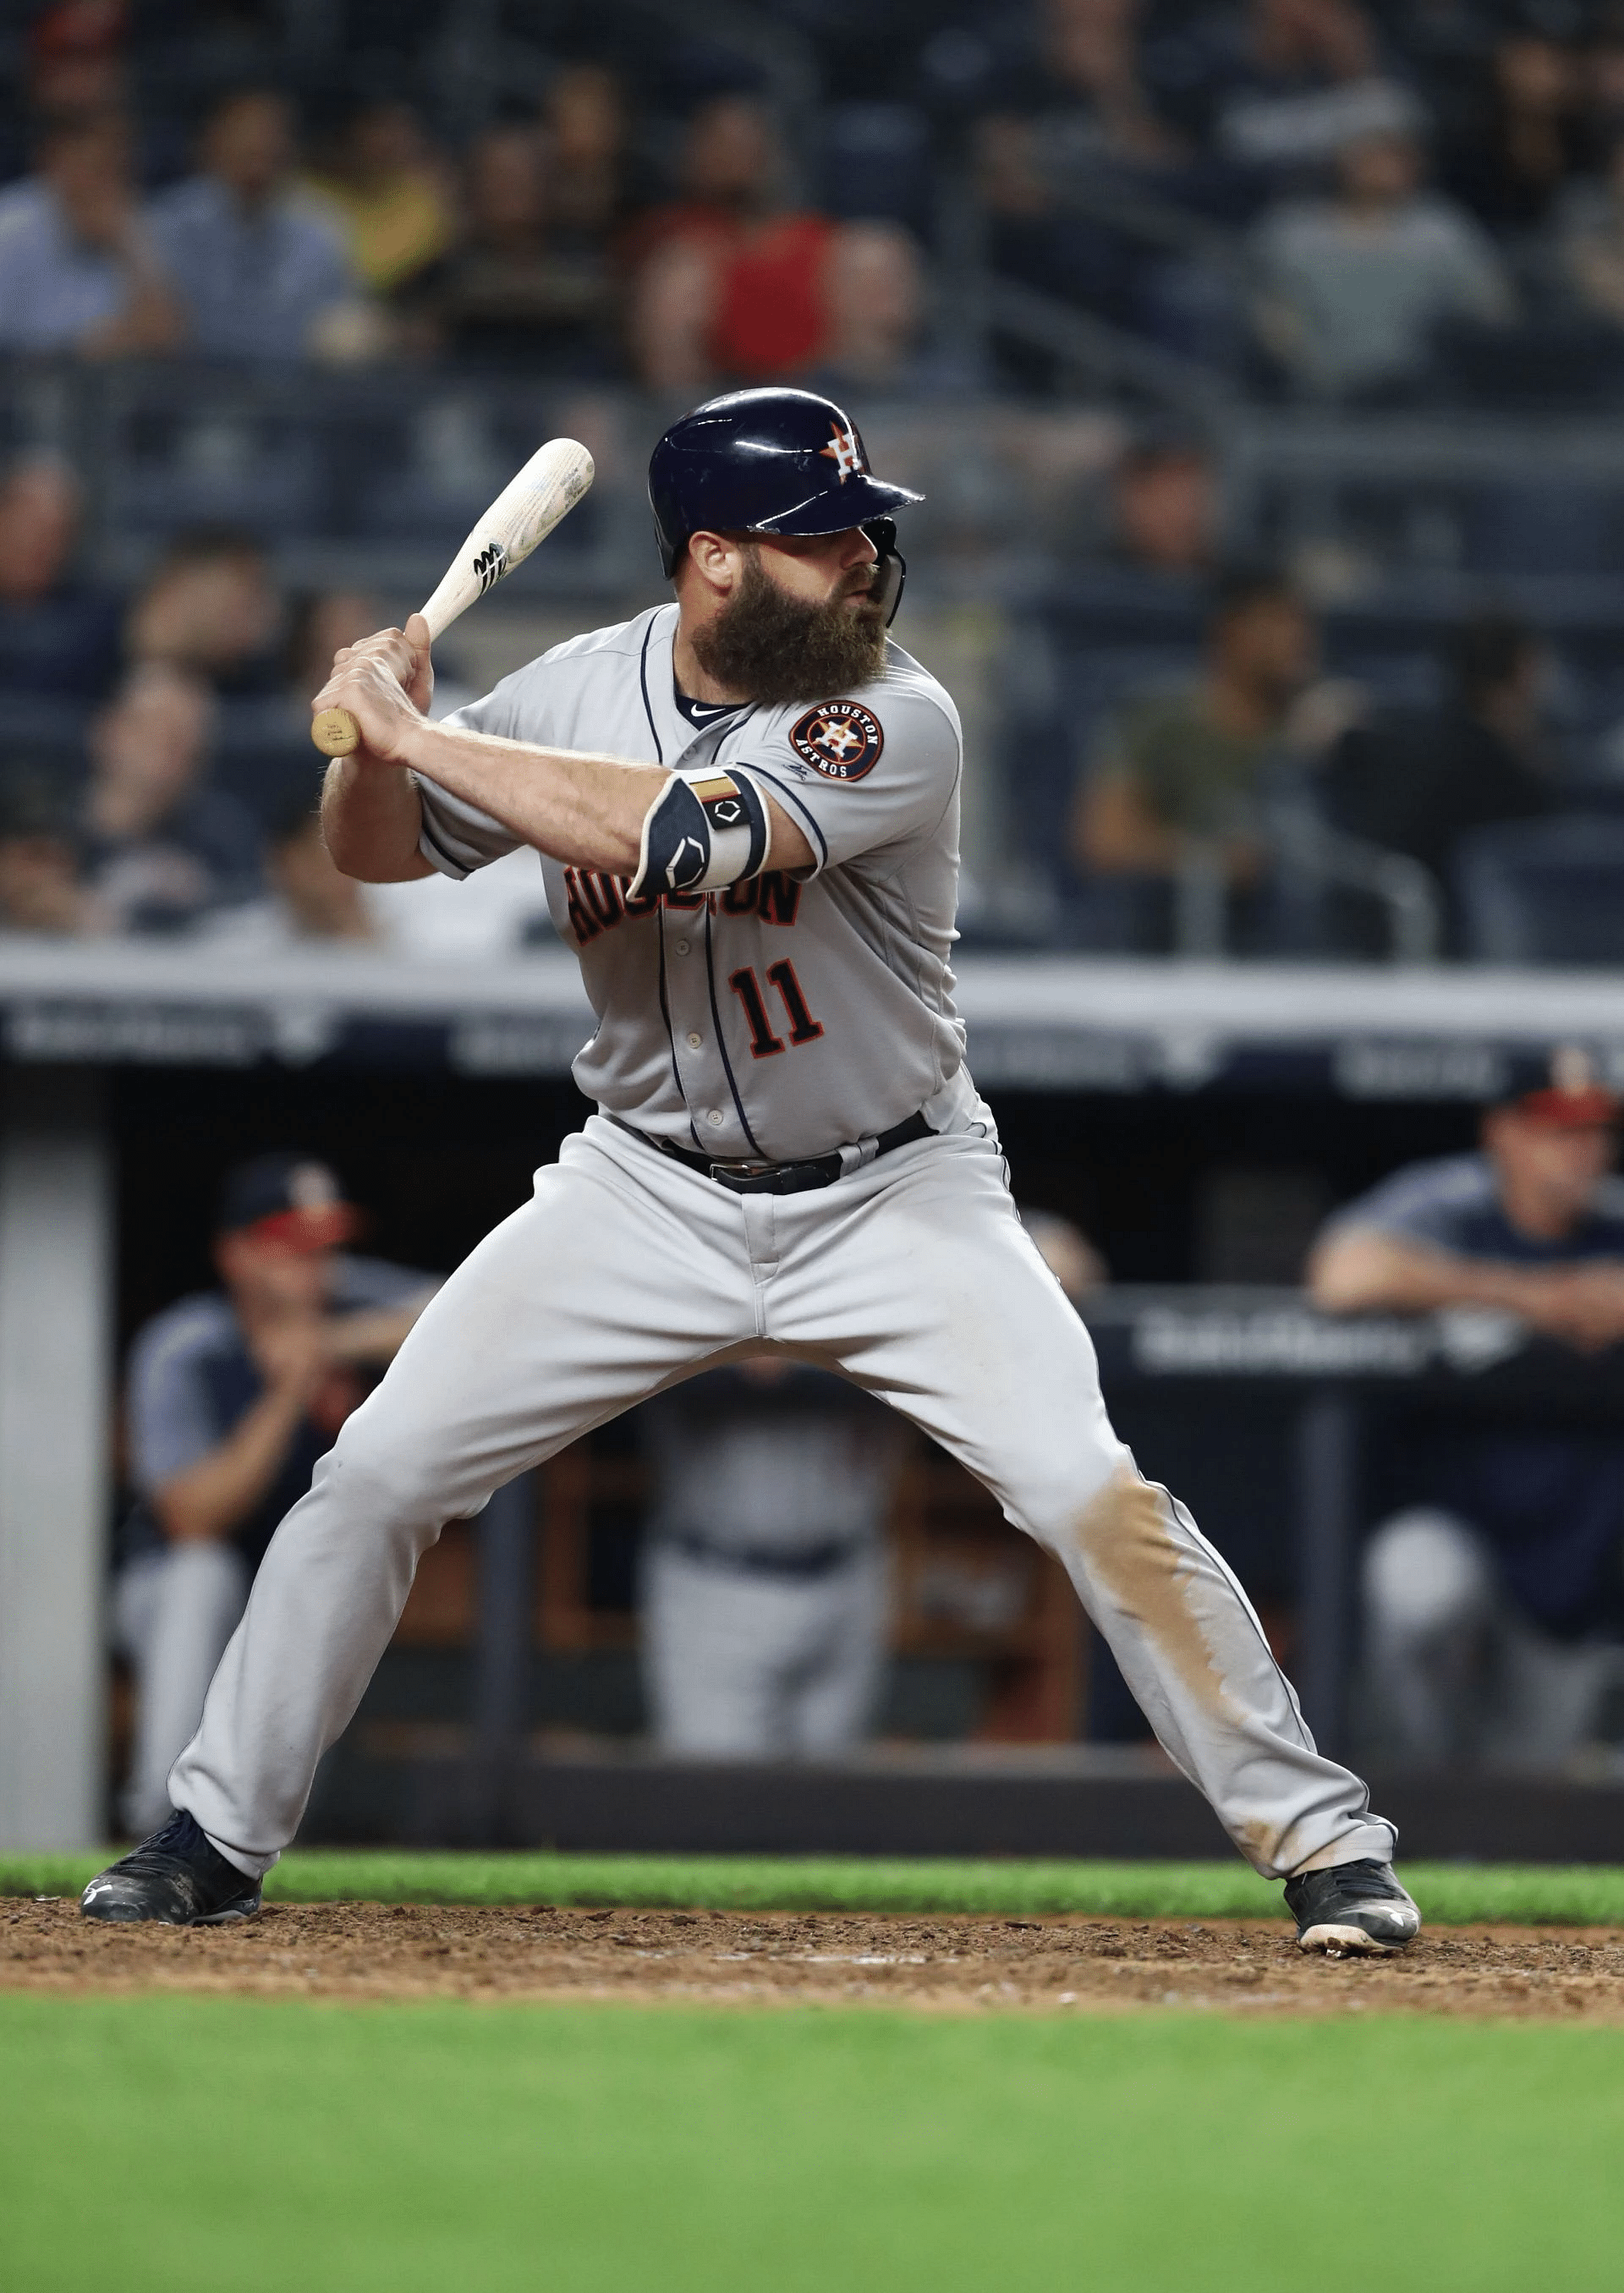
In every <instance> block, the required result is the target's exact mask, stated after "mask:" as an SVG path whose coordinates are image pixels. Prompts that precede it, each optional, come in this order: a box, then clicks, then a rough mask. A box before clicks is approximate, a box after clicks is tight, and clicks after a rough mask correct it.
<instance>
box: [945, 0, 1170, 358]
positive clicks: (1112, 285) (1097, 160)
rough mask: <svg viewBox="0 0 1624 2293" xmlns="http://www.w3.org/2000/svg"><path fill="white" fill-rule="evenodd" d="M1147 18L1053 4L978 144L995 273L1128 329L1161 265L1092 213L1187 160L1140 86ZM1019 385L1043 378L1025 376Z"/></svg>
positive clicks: (1080, 3) (1126, 2)
mask: <svg viewBox="0 0 1624 2293" xmlns="http://www.w3.org/2000/svg"><path fill="white" fill-rule="evenodd" d="M1144 14H1145V9H1144V6H1143V5H1142V0H1047V4H1046V5H1045V6H1044V7H1043V10H1042V12H1041V15H1040V20H1039V28H1038V41H1037V45H1036V50H1035V55H1034V57H1033V60H1032V62H1031V65H1030V66H1029V68H1028V69H1027V70H1026V71H1025V72H1024V73H1019V74H1017V75H1016V76H1014V77H1012V78H1011V80H1010V82H1009V83H1008V84H1007V85H1006V88H1005V91H1004V93H1003V96H1002V98H1001V100H1000V102H999V106H998V109H996V110H995V111H994V112H993V114H992V115H991V116H990V117H987V119H985V120H983V122H982V123H981V126H980V128H979V130H978V135H977V142H976V159H977V166H978V175H979V180H980V187H981V193H982V198H983V199H984V201H985V203H986V207H987V215H988V217H989V221H990V224H991V243H990V254H991V258H992V261H993V263H994V266H995V268H996V269H997V270H999V271H1004V272H1007V273H1008V274H1009V275H1010V276H1011V277H1012V278H1016V279H1019V280H1023V281H1024V282H1025V283H1026V284H1027V285H1028V286H1031V287H1035V288H1038V289H1039V290H1040V291H1041V292H1042V293H1044V294H1049V295H1054V296H1060V297H1061V298H1063V299H1065V300H1068V301H1072V302H1077V303H1082V304H1085V305H1086V306H1087V307H1088V309H1089V310H1091V311H1092V312H1096V313H1097V314H1098V315H1100V316H1101V317H1105V318H1109V319H1114V320H1118V321H1119V322H1122V323H1126V324H1130V325H1132V324H1134V323H1137V322H1138V321H1139V320H1141V317H1144V316H1145V315H1146V309H1145V307H1144V306H1147V305H1148V304H1149V302H1150V301H1151V300H1152V299H1153V289H1152V287H1151V283H1150V282H1151V280H1152V279H1153V277H1154V276H1155V274H1157V272H1159V271H1160V270H1161V269H1162V268H1164V267H1165V257H1161V256H1148V255H1147V251H1146V248H1145V247H1144V245H1143V243H1142V241H1140V240H1138V239H1134V238H1133V237H1132V236H1130V235H1129V234H1127V233H1126V232H1125V231H1121V230H1119V229H1117V228H1116V227H1115V226H1114V225H1113V224H1112V223H1110V222H1109V221H1108V220H1104V219H1101V218H1100V217H1099V216H1098V215H1091V214H1089V213H1087V212H1085V211H1084V208H1085V206H1086V201H1087V198H1088V195H1089V194H1090V193H1091V192H1098V191H1099V190H1100V189H1101V188H1102V187H1104V188H1107V189H1108V188H1109V187H1110V185H1111V183H1112V182H1113V180H1115V181H1116V182H1117V183H1118V184H1120V183H1121V182H1122V179H1123V178H1124V177H1125V176H1127V177H1128V178H1130V179H1132V178H1135V177H1141V176H1143V175H1145V174H1152V175H1159V174H1163V173H1165V172H1166V171H1167V170H1169V169H1171V168H1172V167H1173V166H1175V165H1176V164H1177V163H1179V162H1180V161H1181V159H1182V158H1183V156H1184V150H1183V145H1182V143H1181V140H1180V139H1179V138H1178V137H1177V136H1176V135H1174V134H1173V132H1172V130H1171V129H1170V128H1169V127H1168V126H1167V124H1166V122H1165V120H1163V119H1162V118H1161V117H1158V115H1157V110H1156V107H1155V104H1154V101H1153V99H1152V97H1151V95H1150V93H1149V91H1148V90H1147V88H1146V85H1145V84H1144V80H1143V77H1142V73H1141V23H1142V19H1143V17H1144ZM1079 194H1081V195H1082V199H1083V207H1080V206H1079V200H1078V195H1079ZM1005 356H1006V361H1008V359H1009V358H1010V356H1011V352H1010V351H1009V350H1008V349H1007V348H1006V352H1005ZM1017 363H1018V364H1019V361H1018V362H1017ZM1019 378H1020V379H1025V380H1029V381H1032V382H1036V381H1037V380H1038V379H1039V376H1038V375H1037V373H1036V372H1034V373H1032V374H1030V375H1027V374H1026V373H1025V371H1024V367H1022V369H1021V371H1020V373H1019Z"/></svg>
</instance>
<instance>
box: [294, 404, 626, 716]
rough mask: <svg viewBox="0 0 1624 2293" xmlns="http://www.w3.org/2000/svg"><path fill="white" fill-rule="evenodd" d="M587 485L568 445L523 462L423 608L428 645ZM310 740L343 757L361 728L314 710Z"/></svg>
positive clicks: (576, 451)
mask: <svg viewBox="0 0 1624 2293" xmlns="http://www.w3.org/2000/svg"><path fill="white" fill-rule="evenodd" d="M592 478H593V468H592V457H591V455H590V454H589V453H588V451H587V450H586V448H585V447H584V446H582V445H581V444H579V443H578V442H577V441H576V440H575V439H573V438H549V439H548V442H547V444H546V445H545V446H542V447H540V448H539V449H538V450H537V451H536V452H535V453H533V454H532V456H531V458H530V459H529V461H528V462H526V463H525V465H524V468H523V469H522V470H521V471H520V472H519V474H518V475H517V477H516V478H512V479H510V480H509V481H508V484H507V485H505V486H504V487H503V488H502V490H501V492H500V493H499V494H498V496H497V498H496V499H495V500H494V501H493V502H492V503H491V506H490V508H489V509H488V510H487V511H486V512H485V514H484V515H483V517H482V518H481V519H480V520H479V523H477V524H476V525H475V528H474V531H473V532H472V533H470V534H469V536H468V538H467V540H466V541H465V542H464V543H463V545H462V547H461V548H460V549H459V551H458V552H457V555H456V556H455V557H453V558H452V560H451V563H450V564H449V565H448V566H447V568H446V570H445V578H444V579H443V581H442V582H441V584H440V586H439V587H438V588H437V589H436V590H435V591H434V596H432V597H431V598H430V599H429V601H428V603H427V604H426V605H425V606H424V608H423V618H424V620H426V622H427V623H428V634H429V637H430V640H431V641H432V640H433V639H434V638H435V637H438V636H441V635H443V632H444V631H445V630H447V629H449V628H451V623H452V622H453V621H454V620H456V619H457V618H458V616H459V614H461V613H466V612H467V610H468V607H469V606H470V605H471V604H474V603H475V600H476V599H477V598H480V597H483V596H484V594H485V592H486V590H487V589H490V588H492V587H494V586H495V585H496V583H497V582H499V580H500V579H501V578H502V576H503V575H504V574H505V573H511V572H512V571H513V569H514V567H515V566H516V565H523V563H524V560H525V559H526V558H527V557H528V556H529V555H530V553H531V551H532V549H534V548H535V547H536V545H537V544H538V543H539V542H542V541H545V540H546V539H547V537H548V534H549V533H550V532H551V531H552V530H553V528H554V527H555V526H556V525H557V524H558V523H560V521H561V520H562V519H564V518H566V517H567V516H568V515H569V514H570V512H571V511H572V509H573V508H574V506H575V505H576V503H577V502H578V501H579V500H580V499H581V496H582V495H583V494H584V493H585V492H586V490H587V489H588V487H589V485H590V484H591V482H592ZM310 737H311V739H312V740H313V741H314V742H315V744H316V746H317V748H318V749H321V753H322V755H323V756H324V757H347V756H350V755H351V754H353V751H354V750H355V749H358V748H359V747H360V746H361V727H360V726H359V725H357V724H356V722H355V719H354V718H353V717H352V716H351V714H350V712H349V710H348V709H320V710H318V712H317V713H316V715H315V716H314V717H312V719H311V725H310Z"/></svg>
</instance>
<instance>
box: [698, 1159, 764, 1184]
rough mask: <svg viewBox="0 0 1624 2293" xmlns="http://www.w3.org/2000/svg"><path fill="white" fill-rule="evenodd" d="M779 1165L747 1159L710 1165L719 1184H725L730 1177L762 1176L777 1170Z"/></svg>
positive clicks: (712, 1175) (712, 1174) (753, 1177)
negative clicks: (748, 1160) (753, 1161)
mask: <svg viewBox="0 0 1624 2293" xmlns="http://www.w3.org/2000/svg"><path fill="white" fill-rule="evenodd" d="M777 1167H778V1166H777V1164H776V1163H751V1162H747V1161H739V1162H733V1163H711V1177H712V1178H713V1179H715V1180H716V1181H717V1183H718V1185H719V1186H724V1185H726V1183H727V1180H728V1179H759V1178H762V1177H764V1176H765V1175H766V1173H767V1171H775V1170H776V1169H777Z"/></svg>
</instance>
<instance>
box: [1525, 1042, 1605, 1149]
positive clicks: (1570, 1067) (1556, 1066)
mask: <svg viewBox="0 0 1624 2293" xmlns="http://www.w3.org/2000/svg"><path fill="white" fill-rule="evenodd" d="M1513 1104H1514V1106H1515V1107H1516V1110H1517V1112H1518V1114H1524V1115H1526V1116H1527V1117H1528V1119H1529V1121H1530V1122H1542V1123H1545V1124H1547V1125H1548V1127H1549V1128H1550V1129H1552V1130H1598V1129H1600V1128H1602V1127H1603V1126H1604V1125H1607V1124H1611V1123H1614V1122H1618V1120H1619V1115H1620V1098H1619V1094H1618V1093H1617V1091H1613V1090H1608V1089H1607V1086H1606V1085H1605V1083H1604V1082H1602V1081H1601V1080H1600V1078H1599V1077H1598V1075H1597V1074H1596V1063H1595V1061H1594V1060H1593V1059H1592V1058H1591V1057H1590V1054H1589V1053H1588V1051H1586V1050H1582V1049H1580V1048H1579V1045H1578V1044H1577V1043H1564V1044H1563V1045H1562V1046H1561V1047H1560V1048H1559V1049H1556V1050H1555V1051H1553V1052H1552V1053H1551V1079H1550V1081H1549V1082H1548V1083H1544V1084H1542V1085H1540V1086H1539V1089H1537V1090H1528V1091H1524V1092H1523V1093H1522V1095H1521V1096H1520V1097H1519V1098H1516V1099H1515V1100H1514V1101H1513Z"/></svg>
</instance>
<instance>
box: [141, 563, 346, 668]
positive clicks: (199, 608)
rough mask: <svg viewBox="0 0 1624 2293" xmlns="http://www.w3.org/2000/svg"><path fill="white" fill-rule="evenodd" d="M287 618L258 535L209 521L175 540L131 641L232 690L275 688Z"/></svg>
mask: <svg viewBox="0 0 1624 2293" xmlns="http://www.w3.org/2000/svg"><path fill="white" fill-rule="evenodd" d="M281 618H282V606H281V600H280V597H279V596H278V595H277V592H276V588H275V587H274V585H273V584H272V579H271V572H270V568H269V567H268V566H267V564H266V563H265V557H264V551H263V550H262V549H261V548H260V547H259V545H258V543H257V542H256V541H255V540H254V539H252V538H251V537H250V536H249V535H248V534H244V533H238V532H236V531H232V530H231V529H230V528H225V527H223V528H218V529H210V528H207V527H205V528H201V529H199V531H195V532H192V533H183V534H181V535H180V536H178V537H177V539H175V541H174V542H173V543H172V544H171V545H170V547H169V549H168V550H167V552H166V555H165V556H164V558H163V559H162V561H161V563H159V565H158V569H157V571H155V572H154V573H153V574H152V576H151V577H150V579H149V580H148V582H147V584H146V586H145V587H144V588H143V589H142V592H141V594H140V596H138V597H137V598H136V600H135V603H134V605H133V606H132V607H131V610H130V618H129V625H128V628H127V630H126V645H127V648H128V651H129V654H130V658H131V659H132V660H134V661H138V662H140V661H163V662H166V663H168V664H169V665H170V666H171V667H172V668H182V669H184V670H186V671H187V672H188V673H189V674H191V675H192V676H196V677H207V679H208V680H209V682H210V684H212V685H214V686H215V690H216V691H217V692H220V693H223V694H225V695H227V696H229V697H240V696H246V695H252V694H255V693H265V694H269V693H273V692H274V691H276V690H277V688H278V687H279V685H280V682H281V675H280V663H279V661H278V659H277V652H278V639H279V637H280V632H281ZM322 681H323V682H325V681H326V677H325V672H324V673H323V678H322Z"/></svg>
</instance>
